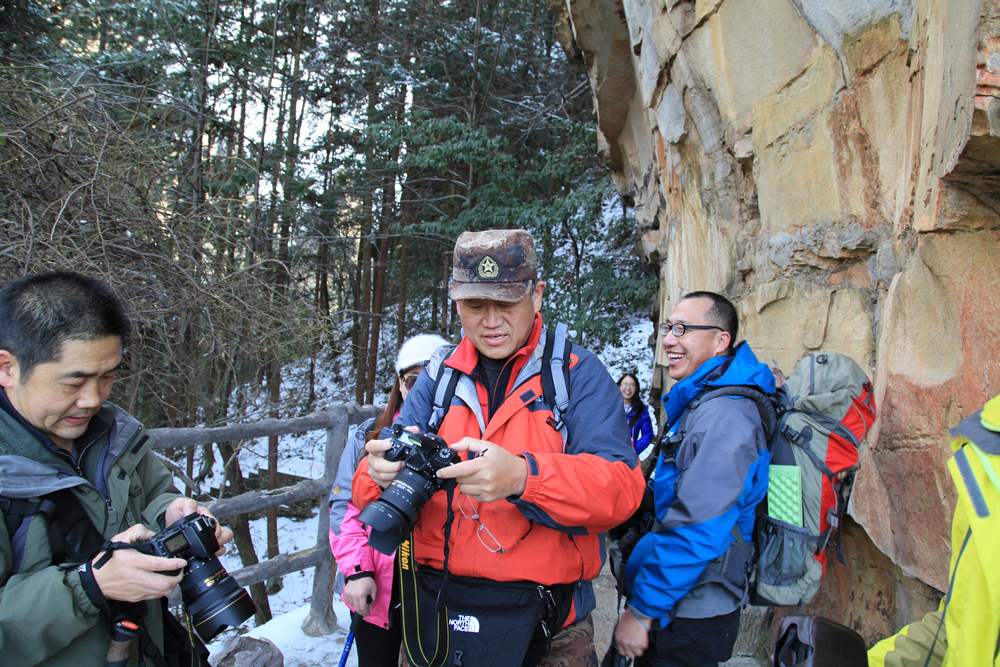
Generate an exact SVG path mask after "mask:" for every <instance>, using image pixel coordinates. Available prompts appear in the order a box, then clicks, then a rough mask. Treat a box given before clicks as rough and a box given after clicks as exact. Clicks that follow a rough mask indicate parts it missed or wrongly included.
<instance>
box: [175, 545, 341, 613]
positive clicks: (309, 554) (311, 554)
mask: <svg viewBox="0 0 1000 667" xmlns="http://www.w3.org/2000/svg"><path fill="white" fill-rule="evenodd" d="M322 551H324V550H322V549H319V548H318V547H309V548H308V549H303V550H302V551H296V552H295V553H291V554H280V555H279V556H277V557H276V558H271V559H268V560H265V561H261V562H260V563H257V564H256V565H251V566H249V567H245V568H243V569H241V570H237V571H236V572H230V573H229V574H231V575H232V576H233V578H234V579H236V582H237V583H238V584H239V585H240V586H242V587H244V588H245V587H247V586H249V585H250V584H256V583H259V582H261V581H265V580H267V579H270V578H271V577H281V576H284V575H286V574H290V573H292V572H298V571H299V570H305V569H307V568H310V567H316V564H317V563H318V562H319V560H320V559H321V558H322V557H323V553H322ZM325 551H326V552H327V553H329V552H330V546H329V545H326V548H325ZM180 602H181V591H180V587H179V586H176V587H174V590H172V591H171V592H170V597H169V603H170V605H171V606H175V605H178V604H180Z"/></svg>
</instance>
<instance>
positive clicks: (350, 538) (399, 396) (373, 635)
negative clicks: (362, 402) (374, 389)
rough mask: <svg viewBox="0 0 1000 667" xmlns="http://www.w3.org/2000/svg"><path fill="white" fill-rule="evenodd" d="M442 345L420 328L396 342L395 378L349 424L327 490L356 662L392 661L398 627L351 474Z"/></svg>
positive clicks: (364, 665) (382, 561) (389, 574)
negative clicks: (370, 408) (375, 404)
mask: <svg viewBox="0 0 1000 667" xmlns="http://www.w3.org/2000/svg"><path fill="white" fill-rule="evenodd" d="M442 345H448V341H446V340H445V339H444V338H441V337H440V336H436V335H434V334H420V335H417V336H414V337H412V338H410V339H408V340H407V341H406V342H405V343H403V345H402V346H401V347H400V348H399V354H398V355H397V356H396V380H395V382H394V383H393V386H392V391H391V392H390V393H389V400H388V402H387V404H386V406H385V410H383V411H382V414H381V415H379V417H378V419H375V418H374V417H373V418H371V419H368V420H366V421H364V422H362V423H361V424H358V425H356V426H352V427H351V430H350V431H349V433H348V435H347V444H346V446H345V447H344V453H343V455H342V456H341V457H340V466H339V467H338V468H337V477H336V480H335V481H334V485H333V489H332V490H331V491H330V549H331V551H332V552H333V557H334V559H335V560H336V561H337V570H338V582H337V586H338V588H339V585H340V582H339V579H340V576H343V582H344V583H343V589H342V590H341V591H340V593H341V599H342V600H343V601H344V604H346V605H347V606H348V607H349V608H350V609H351V611H352V612H353V613H352V614H351V624H352V627H353V628H354V640H355V643H357V645H358V665H359V667H396V665H397V664H398V662H399V645H400V643H401V641H402V627H401V626H400V622H399V617H398V613H395V614H394V613H393V611H392V608H393V607H394V606H395V600H396V598H395V596H394V595H393V593H394V590H393V581H392V578H393V571H394V568H393V562H394V560H393V557H392V556H386V555H385V554H382V553H380V552H378V551H375V550H374V549H372V548H371V547H370V546H368V529H367V527H366V526H365V525H364V524H362V523H361V522H360V521H359V520H358V508H356V507H355V506H354V505H353V504H352V503H351V502H350V500H351V479H352V477H353V476H354V469H355V468H356V467H357V465H358V461H360V460H361V457H362V456H364V454H365V443H366V442H367V441H368V440H370V439H371V438H372V437H374V436H375V435H377V434H378V432H379V431H380V430H381V429H382V428H384V427H387V426H390V425H392V423H393V421H395V419H396V415H397V414H399V409H400V407H402V404H403V401H404V400H406V395H407V394H408V393H409V391H410V389H412V388H413V385H414V384H416V381H417V378H418V377H419V376H420V374H421V373H422V372H423V368H424V366H426V365H427V362H428V361H429V360H430V358H431V355H432V354H433V353H434V351H435V350H436V349H438V348H439V347H441V346H442ZM397 611H398V610H397Z"/></svg>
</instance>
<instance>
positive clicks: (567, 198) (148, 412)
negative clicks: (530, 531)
mask: <svg viewBox="0 0 1000 667" xmlns="http://www.w3.org/2000/svg"><path fill="white" fill-rule="evenodd" d="M0 8H2V24H0V257H2V261H0V282H3V281H6V280H9V279H10V278H13V277H15V276H18V275H23V274H25V273H30V272H35V271H41V270H46V269H59V268H72V269H75V270H80V271H83V272H86V273H90V274H95V275H99V276H101V277H104V278H106V279H107V280H109V281H110V282H111V283H112V284H113V285H114V286H115V288H116V289H117V290H118V291H119V292H120V294H122V295H123V296H124V297H125V298H126V299H127V300H128V302H129V303H130V304H131V306H132V308H133V309H134V312H135V321H136V325H137V332H136V336H135V338H134V340H133V344H132V346H131V348H130V350H129V354H128V359H127V365H128V367H127V369H126V373H125V374H124V377H123V381H122V382H120V383H119V387H118V388H117V390H116V396H115V400H117V401H118V402H120V403H121V404H123V405H124V406H125V407H126V408H127V409H129V410H131V411H133V412H135V413H137V414H138V415H139V416H140V417H141V418H143V419H144V420H145V421H146V422H147V423H149V424H151V425H165V426H173V425H191V424H199V423H209V424H211V423H220V422H224V421H226V418H227V417H228V416H230V415H232V414H234V413H238V412H239V408H240V406H239V405H235V403H238V402H240V400H241V398H240V393H239V392H237V391H235V390H236V389H239V388H241V387H252V388H253V387H260V388H262V389H263V390H264V391H266V392H267V394H268V395H269V396H270V397H271V398H272V405H271V410H272V414H273V415H275V416H277V415H278V414H280V413H281V407H282V406H280V405H278V396H279V390H280V387H281V383H282V367H283V365H284V364H287V363H288V362H289V361H291V360H295V359H302V358H309V359H312V360H313V363H314V364H315V363H317V362H321V363H339V364H347V365H349V367H350V369H351V370H350V372H352V373H353V374H354V378H355V382H354V385H355V387H356V392H355V395H354V396H352V397H345V398H352V399H355V400H357V401H359V402H361V403H366V402H371V401H372V399H373V397H374V396H375V395H376V394H377V393H378V386H379V383H380V382H381V383H383V384H384V383H385V382H386V379H385V376H386V375H387V374H386V373H385V372H384V371H385V369H386V368H388V367H390V365H391V352H390V353H388V354H386V350H394V349H395V346H396V345H397V344H398V342H399V341H400V340H402V339H403V338H404V337H405V336H407V335H409V334H411V333H414V332H417V331H437V332H441V333H443V334H445V335H451V336H454V335H455V334H456V333H457V330H458V325H457V323H456V321H455V316H454V311H453V308H452V306H451V304H450V303H449V300H448V298H447V276H448V275H449V272H450V262H451V256H450V250H451V247H452V244H453V242H454V238H455V237H456V236H457V235H458V234H459V233H460V232H461V231H462V230H466V229H483V228H490V227H494V228H495V227H514V226H523V227H527V228H528V229H530V230H531V231H532V232H533V233H534V234H535V237H536V239H537V242H538V244H539V250H540V253H541V256H540V259H541V263H542V267H543V274H544V276H546V277H548V278H550V282H549V289H548V291H547V296H546V314H547V316H548V317H550V318H553V317H554V318H557V319H559V320H562V321H566V322H567V323H568V324H570V325H571V327H573V328H575V329H576V331H577V334H578V336H579V337H581V338H582V339H583V340H584V341H585V342H588V343H589V344H601V342H603V341H616V340H617V336H618V333H619V327H620V323H621V321H622V319H623V318H624V317H625V316H627V315H628V314H631V313H634V312H636V311H645V310H648V308H649V304H650V303H651V302H652V294H653V291H654V290H655V275H653V274H650V273H648V272H647V271H646V270H644V269H643V267H641V266H640V265H639V263H638V261H637V260H636V259H635V257H634V254H633V248H634V241H635V229H634V224H633V222H632V220H631V219H630V218H629V216H628V214H627V212H626V209H625V207H624V206H623V205H622V204H621V203H620V201H619V200H618V199H617V197H616V196H614V195H612V194H611V188H610V183H609V180H608V178H607V174H606V171H605V170H604V169H603V168H602V167H601V166H600V165H599V164H598V163H597V160H596V157H595V150H594V147H595V133H594V123H593V111H592V103H591V97H590V92H589V90H588V82H587V79H586V74H585V72H584V70H583V68H582V66H581V65H579V64H578V63H571V62H568V61H567V60H566V57H565V55H564V53H563V51H562V49H561V48H560V47H559V45H558V43H557V42H556V40H555V37H554V35H553V18H552V16H551V14H550V10H549V8H548V6H547V4H545V3H540V2H535V1H532V0H504V1H498V0H492V1H491V0H479V1H471V2H470V1H465V2H440V1H439V0H433V1H431V0H331V1H327V2H319V1H312V0H239V1H235V0H234V1H228V2H222V1H220V0H182V1H167V2H164V1H160V0H156V1H139V2H129V3H122V2H116V1H114V0H82V1H79V2H33V1H29V0H4V1H3V2H0ZM380 342H381V345H382V348H381V349H380ZM247 400H249V399H247ZM311 407H312V397H311V396H309V397H307V398H306V400H305V402H304V406H299V408H300V409H309V408H311ZM289 409H291V408H289Z"/></svg>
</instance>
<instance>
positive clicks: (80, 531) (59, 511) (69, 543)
mask: <svg viewBox="0 0 1000 667" xmlns="http://www.w3.org/2000/svg"><path fill="white" fill-rule="evenodd" d="M0 509H2V510H3V513H4V520H5V522H6V524H7V534H8V536H9V538H10V542H11V546H12V548H13V552H14V553H13V563H12V566H13V571H14V572H17V571H18V569H19V568H20V567H21V561H22V559H23V558H24V547H25V540H24V539H23V538H21V537H15V536H16V535H17V533H18V531H21V530H27V527H28V525H27V521H28V520H29V519H30V518H31V517H33V516H35V515H36V514H41V515H43V516H44V517H45V524H46V532H47V533H48V539H49V551H50V552H51V553H52V563H53V564H56V565H59V564H62V563H66V562H82V560H85V559H86V558H89V557H90V556H92V555H93V554H95V553H97V551H98V550H99V549H100V546H101V545H102V544H103V543H104V539H103V537H102V536H101V534H100V533H99V532H98V530H97V529H96V528H95V527H94V525H93V523H92V522H91V520H90V517H89V516H87V513H86V511H85V510H84V509H83V506H82V505H81V504H80V502H79V501H78V500H77V499H76V496H75V495H74V494H73V492H72V491H71V490H70V489H62V490H61V491H54V492H52V493H49V494H46V495H45V496H42V497H39V498H8V497H6V496H0Z"/></svg>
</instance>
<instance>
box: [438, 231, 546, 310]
mask: <svg viewBox="0 0 1000 667" xmlns="http://www.w3.org/2000/svg"><path fill="white" fill-rule="evenodd" d="M537 279H538V259H537V258H536V257H535V241H534V239H532V238H531V234H529V233H528V232H527V231H525V230H523V229H491V230H487V231H485V232H462V234H461V235H459V237H458V240H457V241H455V253H454V258H453V261H452V268H451V282H450V283H449V284H448V294H449V296H451V298H452V299H454V300H456V301H458V300H459V299H491V300H493V301H506V302H508V303H516V302H518V301H520V300H521V299H523V298H525V297H526V296H528V294H530V293H531V284H532V282H533V281H535V280H537Z"/></svg>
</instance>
